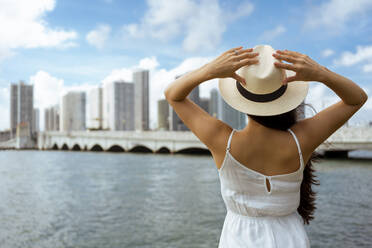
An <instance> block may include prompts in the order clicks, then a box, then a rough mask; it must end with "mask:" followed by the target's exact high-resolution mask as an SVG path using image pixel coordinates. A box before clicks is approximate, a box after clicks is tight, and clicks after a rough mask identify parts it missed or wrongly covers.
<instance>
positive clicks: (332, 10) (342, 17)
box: [305, 0, 372, 31]
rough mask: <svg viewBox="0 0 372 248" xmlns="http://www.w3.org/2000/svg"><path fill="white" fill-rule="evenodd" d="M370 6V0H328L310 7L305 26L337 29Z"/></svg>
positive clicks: (371, 6)
mask: <svg viewBox="0 0 372 248" xmlns="http://www.w3.org/2000/svg"><path fill="white" fill-rule="evenodd" d="M371 8H372V1H371V0H353V1H350V0H329V1H326V2H323V3H322V4H320V5H319V6H316V7H314V8H312V9H311V10H310V11H309V12H308V13H307V15H306V19H305V27H308V28H318V27H321V28H324V27H326V28H331V29H333V31H339V30H340V29H342V28H343V27H344V25H345V24H346V22H348V21H349V20H351V19H352V18H354V17H358V16H360V14H363V13H365V12H366V11H367V10H369V9H371Z"/></svg>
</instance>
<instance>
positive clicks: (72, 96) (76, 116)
mask: <svg viewBox="0 0 372 248" xmlns="http://www.w3.org/2000/svg"><path fill="white" fill-rule="evenodd" d="M85 104H86V94H85V92H74V91H71V92H68V93H67V94H65V95H64V96H62V101H61V112H60V113H61V115H60V128H61V131H78V130H85V127H86V122H85V121H86V120H85V119H86V118H85V114H86V106H85Z"/></svg>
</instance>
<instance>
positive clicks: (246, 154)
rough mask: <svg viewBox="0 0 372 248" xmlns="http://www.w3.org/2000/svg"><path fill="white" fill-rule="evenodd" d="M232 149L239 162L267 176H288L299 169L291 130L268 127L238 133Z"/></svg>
mask: <svg viewBox="0 0 372 248" xmlns="http://www.w3.org/2000/svg"><path fill="white" fill-rule="evenodd" d="M248 125H249V124H248ZM258 125H260V124H258ZM231 147H232V149H231V150H230V153H231V155H232V156H233V157H234V158H235V159H236V160H237V161H239V162H240V163H241V164H243V165H244V166H246V167H248V168H249V169H252V170H255V171H257V172H259V173H262V174H264V175H268V176H272V175H278V174H286V173H291V172H294V171H296V170H298V168H299V159H298V149H297V145H296V142H295V140H294V138H293V137H292V135H291V134H290V133H289V132H288V131H281V130H277V129H272V128H267V127H264V126H261V127H258V128H253V130H251V131H250V130H249V131H246V132H245V131H244V130H243V131H235V132H234V134H233V137H232V140H231ZM305 164H306V161H305Z"/></svg>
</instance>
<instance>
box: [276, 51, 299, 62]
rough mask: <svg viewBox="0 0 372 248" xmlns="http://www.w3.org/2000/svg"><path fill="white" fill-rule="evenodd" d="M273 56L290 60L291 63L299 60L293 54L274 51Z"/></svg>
mask: <svg viewBox="0 0 372 248" xmlns="http://www.w3.org/2000/svg"><path fill="white" fill-rule="evenodd" d="M273 57H274V58H276V59H279V60H284V61H287V62H290V63H295V62H297V59H296V58H294V57H292V56H291V55H286V54H278V53H274V54H273Z"/></svg>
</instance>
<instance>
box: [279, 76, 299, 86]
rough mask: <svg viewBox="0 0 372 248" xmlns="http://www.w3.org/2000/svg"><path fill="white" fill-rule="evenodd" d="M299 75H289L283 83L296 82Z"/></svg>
mask: <svg viewBox="0 0 372 248" xmlns="http://www.w3.org/2000/svg"><path fill="white" fill-rule="evenodd" d="M297 80H298V79H297V75H294V76H291V77H287V78H285V79H284V80H283V84H287V83H290V82H294V81H297Z"/></svg>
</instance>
